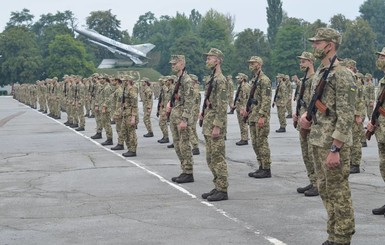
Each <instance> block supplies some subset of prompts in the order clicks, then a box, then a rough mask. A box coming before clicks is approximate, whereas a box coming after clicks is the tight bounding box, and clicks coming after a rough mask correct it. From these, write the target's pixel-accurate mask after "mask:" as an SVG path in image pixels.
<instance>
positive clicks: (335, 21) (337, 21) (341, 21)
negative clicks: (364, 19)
mask: <svg viewBox="0 0 385 245" xmlns="http://www.w3.org/2000/svg"><path fill="white" fill-rule="evenodd" d="M349 23H351V21H350V20H348V19H346V17H345V16H344V15H342V14H337V15H334V16H333V17H332V18H331V19H330V24H331V25H330V27H331V28H333V29H336V30H337V31H338V32H339V33H341V34H343V33H344V32H345V30H346V27H347V25H348V24H349Z"/></svg>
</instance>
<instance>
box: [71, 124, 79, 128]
mask: <svg viewBox="0 0 385 245" xmlns="http://www.w3.org/2000/svg"><path fill="white" fill-rule="evenodd" d="M68 126H69V127H70V128H77V127H79V125H78V124H77V123H74V124H71V125H68Z"/></svg>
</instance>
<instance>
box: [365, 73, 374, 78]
mask: <svg viewBox="0 0 385 245" xmlns="http://www.w3.org/2000/svg"><path fill="white" fill-rule="evenodd" d="M365 77H366V78H372V77H373V76H372V74H370V73H366V74H365Z"/></svg>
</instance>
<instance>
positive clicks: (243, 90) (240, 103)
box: [235, 82, 250, 111]
mask: <svg viewBox="0 0 385 245" xmlns="http://www.w3.org/2000/svg"><path fill="white" fill-rule="evenodd" d="M238 86H241V87H240V91H239V95H238V99H237V101H235V106H236V107H237V111H240V110H245V109H246V104H247V99H248V98H249V94H250V85H249V84H248V83H247V82H242V83H241V84H240V85H238ZM237 90H238V88H237Z"/></svg>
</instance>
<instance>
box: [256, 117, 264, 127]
mask: <svg viewBox="0 0 385 245" xmlns="http://www.w3.org/2000/svg"><path fill="white" fill-rule="evenodd" d="M263 126H265V118H264V117H259V118H258V128H262V127H263Z"/></svg>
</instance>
